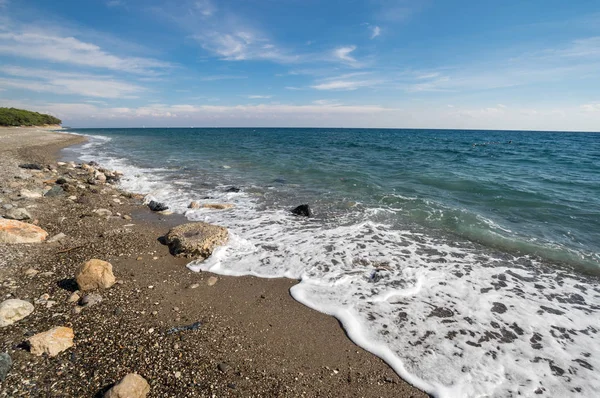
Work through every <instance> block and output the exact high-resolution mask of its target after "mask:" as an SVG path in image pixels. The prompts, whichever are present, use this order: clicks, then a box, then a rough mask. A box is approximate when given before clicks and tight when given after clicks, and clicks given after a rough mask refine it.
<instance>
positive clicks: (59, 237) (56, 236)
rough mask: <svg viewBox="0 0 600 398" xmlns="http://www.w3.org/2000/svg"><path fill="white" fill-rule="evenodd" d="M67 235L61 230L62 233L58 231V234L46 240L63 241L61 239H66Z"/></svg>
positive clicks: (52, 241)
mask: <svg viewBox="0 0 600 398" xmlns="http://www.w3.org/2000/svg"><path fill="white" fill-rule="evenodd" d="M66 237H67V235H65V234H63V233H62V232H61V233H58V234H56V235H54V236H53V237H51V238H50V239H48V240H47V241H46V242H48V243H55V242H58V241H61V240H63V239H65V238H66Z"/></svg>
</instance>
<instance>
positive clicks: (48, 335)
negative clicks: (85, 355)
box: [29, 326, 75, 357]
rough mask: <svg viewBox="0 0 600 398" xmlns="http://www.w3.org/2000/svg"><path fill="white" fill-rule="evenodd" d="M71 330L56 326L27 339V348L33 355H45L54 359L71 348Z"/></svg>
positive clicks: (72, 334) (72, 335) (73, 335)
mask: <svg viewBox="0 0 600 398" xmlns="http://www.w3.org/2000/svg"><path fill="white" fill-rule="evenodd" d="M73 337H75V334H74V333H73V329H71V328H68V327H64V326H58V327H55V328H53V329H50V330H48V331H46V332H42V333H38V334H36V335H34V336H32V337H30V338H29V347H30V351H31V353H32V354H33V355H37V356H40V355H42V354H47V355H48V356H51V357H54V356H56V355H58V354H60V353H61V352H63V351H64V350H66V349H68V348H69V347H72V346H73Z"/></svg>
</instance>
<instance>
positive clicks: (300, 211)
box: [292, 205, 312, 217]
mask: <svg viewBox="0 0 600 398" xmlns="http://www.w3.org/2000/svg"><path fill="white" fill-rule="evenodd" d="M292 214H294V215H297V216H302V217H312V211H311V210H310V207H309V206H308V205H300V206H298V207H296V208H294V209H292Z"/></svg>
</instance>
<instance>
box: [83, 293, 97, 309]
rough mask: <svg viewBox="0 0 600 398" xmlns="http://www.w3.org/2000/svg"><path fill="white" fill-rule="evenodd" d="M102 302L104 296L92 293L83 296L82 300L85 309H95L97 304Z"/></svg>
mask: <svg viewBox="0 0 600 398" xmlns="http://www.w3.org/2000/svg"><path fill="white" fill-rule="evenodd" d="M101 302H102V296H101V295H99V294H97V293H90V294H86V295H85V296H83V298H82V299H81V305H82V306H84V307H93V306H94V305H96V304H99V303H101Z"/></svg>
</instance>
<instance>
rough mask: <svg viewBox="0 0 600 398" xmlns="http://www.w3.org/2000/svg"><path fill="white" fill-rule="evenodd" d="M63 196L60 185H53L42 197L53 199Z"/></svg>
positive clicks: (63, 192)
mask: <svg viewBox="0 0 600 398" xmlns="http://www.w3.org/2000/svg"><path fill="white" fill-rule="evenodd" d="M64 194H65V191H64V190H63V189H62V187H61V186H60V185H54V186H53V187H52V188H50V190H49V191H48V192H46V193H45V194H44V196H46V197H48V198H55V197H57V196H62V195H64Z"/></svg>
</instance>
